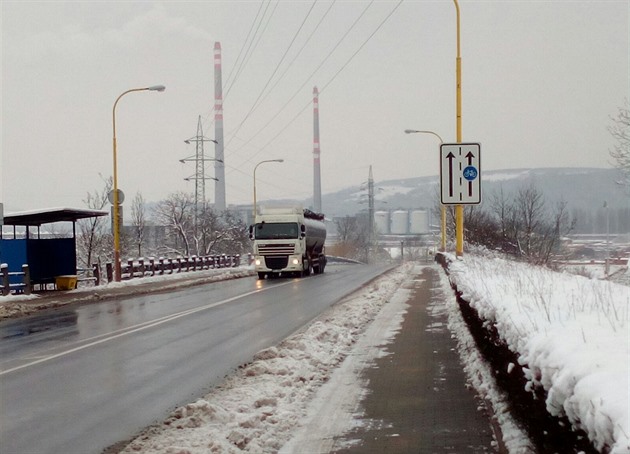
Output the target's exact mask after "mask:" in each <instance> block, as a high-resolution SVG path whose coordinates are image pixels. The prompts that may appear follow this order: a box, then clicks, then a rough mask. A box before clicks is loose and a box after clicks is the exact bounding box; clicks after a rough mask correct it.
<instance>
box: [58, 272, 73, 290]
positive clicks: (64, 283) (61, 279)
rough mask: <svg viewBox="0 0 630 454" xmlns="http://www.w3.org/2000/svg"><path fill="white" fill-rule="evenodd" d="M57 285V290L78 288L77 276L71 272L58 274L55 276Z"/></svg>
mask: <svg viewBox="0 0 630 454" xmlns="http://www.w3.org/2000/svg"><path fill="white" fill-rule="evenodd" d="M55 285H56V286H57V290H74V289H75V288H77V277H76V275H71V274H68V275H66V276H57V277H56V278H55Z"/></svg>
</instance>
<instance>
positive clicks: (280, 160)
mask: <svg viewBox="0 0 630 454" xmlns="http://www.w3.org/2000/svg"><path fill="white" fill-rule="evenodd" d="M265 162H284V159H266V160H264V161H260V162H259V163H258V164H256V166H255V167H254V220H253V222H256V170H257V169H258V166H259V165H261V164H264V163H265Z"/></svg>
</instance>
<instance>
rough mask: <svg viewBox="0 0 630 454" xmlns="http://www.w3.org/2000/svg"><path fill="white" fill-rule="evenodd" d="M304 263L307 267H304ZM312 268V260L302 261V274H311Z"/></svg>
mask: <svg viewBox="0 0 630 454" xmlns="http://www.w3.org/2000/svg"><path fill="white" fill-rule="evenodd" d="M304 265H306V268H304ZM312 268H313V267H312V266H311V261H310V260H309V259H306V260H304V261H303V262H302V276H310V274H311V269H312Z"/></svg>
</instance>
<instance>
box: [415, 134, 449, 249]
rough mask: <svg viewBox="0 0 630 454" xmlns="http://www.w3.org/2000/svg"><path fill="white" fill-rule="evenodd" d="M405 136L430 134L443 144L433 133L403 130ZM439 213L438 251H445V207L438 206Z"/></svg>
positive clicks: (438, 136) (440, 138)
mask: <svg viewBox="0 0 630 454" xmlns="http://www.w3.org/2000/svg"><path fill="white" fill-rule="evenodd" d="M405 134H432V135H434V136H435V137H437V138H438V140H439V141H440V145H441V144H443V143H444V141H443V140H442V137H440V135H439V134H438V133H436V132H433V131H418V130H416V129H405ZM440 212H441V220H440V232H441V234H442V235H441V241H440V251H441V252H445V251H446V207H445V206H444V205H442V204H440Z"/></svg>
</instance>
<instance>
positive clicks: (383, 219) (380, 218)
mask: <svg viewBox="0 0 630 454" xmlns="http://www.w3.org/2000/svg"><path fill="white" fill-rule="evenodd" d="M374 224H376V230H377V231H378V233H382V234H384V235H387V234H388V233H389V211H377V212H376V213H374Z"/></svg>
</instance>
